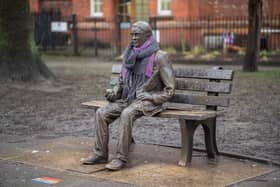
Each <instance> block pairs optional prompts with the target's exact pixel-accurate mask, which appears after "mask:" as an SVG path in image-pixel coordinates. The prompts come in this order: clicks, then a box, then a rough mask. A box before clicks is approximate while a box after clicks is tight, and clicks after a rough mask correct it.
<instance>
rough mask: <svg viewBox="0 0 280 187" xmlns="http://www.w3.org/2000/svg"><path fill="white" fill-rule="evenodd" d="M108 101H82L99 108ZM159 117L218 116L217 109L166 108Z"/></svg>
mask: <svg viewBox="0 0 280 187" xmlns="http://www.w3.org/2000/svg"><path fill="white" fill-rule="evenodd" d="M107 104H108V102H107V101H98V100H94V101H89V102H84V103H82V105H83V106H86V107H88V108H94V109H96V108H99V107H102V106H106V105H107ZM157 116H158V117H164V118H178V119H188V120H205V119H208V118H212V117H216V116H217V112H216V111H204V110H165V111H163V112H161V113H159V114H158V115H157Z"/></svg>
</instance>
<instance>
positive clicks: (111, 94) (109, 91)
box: [104, 89, 116, 102]
mask: <svg viewBox="0 0 280 187" xmlns="http://www.w3.org/2000/svg"><path fill="white" fill-rule="evenodd" d="M104 96H105V98H106V99H107V100H108V101H110V102H113V101H115V98H116V96H115V94H114V92H113V90H112V89H107V90H106V92H105V95H104Z"/></svg>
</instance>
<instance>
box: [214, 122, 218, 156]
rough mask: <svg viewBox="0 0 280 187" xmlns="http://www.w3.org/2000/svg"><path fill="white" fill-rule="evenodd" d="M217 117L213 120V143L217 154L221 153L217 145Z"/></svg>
mask: <svg viewBox="0 0 280 187" xmlns="http://www.w3.org/2000/svg"><path fill="white" fill-rule="evenodd" d="M216 119H217V118H215V119H214V121H213V143H214V149H215V152H216V154H217V155H220V153H219V150H218V146H217V141H216Z"/></svg>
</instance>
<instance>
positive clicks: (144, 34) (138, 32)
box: [131, 21, 152, 47]
mask: <svg viewBox="0 0 280 187" xmlns="http://www.w3.org/2000/svg"><path fill="white" fill-rule="evenodd" d="M151 35H152V28H151V26H150V25H149V23H147V22H146V21H137V22H135V23H134V24H133V25H132V27H131V42H132V44H133V46H135V47H140V46H141V45H142V44H143V43H144V42H145V41H146V40H147V39H148V38H149V37H150V36H151Z"/></svg>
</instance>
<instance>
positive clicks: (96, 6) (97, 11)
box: [90, 0, 103, 16]
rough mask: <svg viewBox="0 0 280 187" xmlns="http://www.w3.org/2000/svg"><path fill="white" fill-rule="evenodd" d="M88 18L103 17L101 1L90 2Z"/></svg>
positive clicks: (92, 0)
mask: <svg viewBox="0 0 280 187" xmlns="http://www.w3.org/2000/svg"><path fill="white" fill-rule="evenodd" d="M90 16H103V1H102V0H90Z"/></svg>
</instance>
